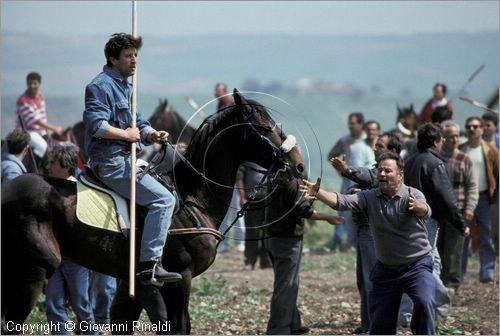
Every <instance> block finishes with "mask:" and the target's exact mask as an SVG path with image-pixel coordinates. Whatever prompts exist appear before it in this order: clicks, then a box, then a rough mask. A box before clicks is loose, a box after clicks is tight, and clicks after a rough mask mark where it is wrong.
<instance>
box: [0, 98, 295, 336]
mask: <svg viewBox="0 0 500 336" xmlns="http://www.w3.org/2000/svg"><path fill="white" fill-rule="evenodd" d="M234 99H235V105H234V106H232V107H230V108H227V109H225V110H223V111H219V112H218V113H216V114H214V115H212V116H210V117H208V118H207V119H206V120H205V121H204V122H203V123H202V124H201V126H200V127H199V128H198V130H197V131H196V133H195V134H194V135H193V138H192V140H191V142H190V144H189V146H188V149H187V152H186V155H185V158H186V160H185V161H184V160H181V161H179V162H178V163H177V164H176V165H175V167H174V171H173V177H174V181H175V184H176V186H177V193H178V194H179V196H180V198H181V199H182V204H183V206H182V207H181V210H180V211H178V212H177V214H176V215H175V216H174V218H173V221H172V226H171V230H172V229H191V232H190V233H188V234H178V235H177V234H176V235H170V236H169V238H168V241H167V244H166V246H165V249H164V252H163V258H162V262H163V265H164V266H165V268H166V269H168V270H171V271H175V272H178V273H180V274H181V275H182V280H181V281H179V282H177V283H169V284H165V285H164V286H163V287H161V288H156V287H154V286H142V285H141V284H140V283H139V282H138V283H137V284H136V293H137V294H136V295H137V299H138V300H139V304H137V305H134V304H130V303H131V302H127V301H126V300H125V302H117V303H116V304H115V303H114V306H115V308H116V309H115V311H114V312H112V315H113V316H115V318H114V321H115V322H116V321H128V322H127V323H128V324H129V325H130V324H131V323H132V321H133V320H137V319H138V317H139V314H140V311H141V309H142V307H144V308H145V309H146V311H147V312H148V315H149V317H150V319H151V320H152V321H160V320H163V321H165V320H166V319H167V316H165V313H164V310H166V311H167V312H168V321H169V322H170V332H172V333H180V334H187V333H189V332H190V328H191V325H190V319H189V313H188V306H189V296H190V290H191V280H192V278H193V277H195V276H197V275H199V274H201V273H203V272H204V271H205V270H206V269H207V268H208V267H209V266H210V265H211V264H212V263H213V262H214V260H215V256H216V245H217V242H218V239H221V237H220V235H218V234H215V233H214V231H215V229H217V228H218V227H219V225H220V222H221V221H222V219H223V218H224V215H225V214H226V212H227V208H228V204H230V200H231V196H232V192H233V190H232V189H233V186H234V182H235V179H236V173H237V170H238V166H239V165H240V164H242V163H243V162H245V161H250V162H255V163H257V164H259V165H260V166H262V167H265V168H270V167H273V170H279V171H286V173H287V175H289V176H293V177H295V178H301V177H302V176H303V173H304V163H303V160H302V157H301V156H300V153H299V151H298V149H297V148H296V147H294V148H292V149H291V151H288V152H286V153H285V151H284V150H283V149H282V148H281V144H282V143H283V141H284V139H285V136H284V135H283V134H281V132H280V128H279V127H276V124H275V122H274V121H273V119H272V118H271V117H270V115H269V114H268V112H267V111H266V109H265V108H264V107H263V106H262V105H260V104H259V103H257V102H254V101H250V100H248V101H247V100H246V99H245V98H244V97H243V96H242V95H240V94H239V93H238V91H237V90H235V92H234ZM75 208H76V185H75V183H74V182H71V181H67V180H61V179H56V178H51V177H46V176H39V175H33V174H27V175H23V176H20V177H18V178H17V179H15V180H13V181H12V182H11V184H10V185H9V184H7V185H2V228H1V229H2V237H1V239H2V246H1V249H2V303H1V304H2V332H3V333H6V332H7V330H6V328H5V327H6V323H7V322H9V321H12V322H13V323H23V321H24V320H25V319H26V317H27V316H28V314H29V313H30V311H31V309H32V308H33V306H34V305H35V303H36V302H37V299H38V297H39V295H40V293H41V292H42V288H43V285H44V282H45V279H48V278H49V277H50V276H51V275H52V273H53V272H54V270H55V269H56V268H57V267H58V266H59V264H60V262H61V258H63V257H64V258H67V259H68V260H72V261H73V262H75V263H78V264H80V265H82V266H85V267H88V268H90V269H92V270H95V271H97V272H101V273H105V274H109V275H111V276H114V277H117V278H121V279H127V277H128V269H129V266H128V250H129V241H128V239H127V238H126V237H125V236H124V235H123V234H121V233H115V232H110V231H106V230H103V229H100V228H95V227H91V226H87V225H85V224H83V223H82V222H80V221H79V220H78V219H77V218H76V212H75V211H76V210H75ZM145 213H146V211H145V209H143V208H141V207H138V223H140V225H138V229H137V237H141V236H142V223H143V219H144V217H145ZM193 228H194V230H193ZM139 244H140V239H138V240H137V250H139ZM136 262H137V260H136ZM158 298H160V300H158ZM161 309H163V310H161ZM9 323H10V322H9ZM124 323H125V322H124ZM129 330H131V329H129Z"/></svg>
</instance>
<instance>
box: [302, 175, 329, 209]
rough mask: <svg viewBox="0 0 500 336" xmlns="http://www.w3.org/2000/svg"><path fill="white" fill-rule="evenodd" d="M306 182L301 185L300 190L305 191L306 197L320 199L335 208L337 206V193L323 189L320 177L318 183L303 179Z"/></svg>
mask: <svg viewBox="0 0 500 336" xmlns="http://www.w3.org/2000/svg"><path fill="white" fill-rule="evenodd" d="M303 182H304V184H303V185H301V186H300V191H301V192H303V193H304V197H305V198H306V199H308V200H313V199H318V200H320V201H321V202H323V203H325V204H326V205H328V206H330V207H332V208H335V207H336V206H337V200H338V198H337V194H336V193H332V192H329V191H325V190H323V189H321V188H320V187H319V186H320V183H321V178H320V177H318V180H317V181H316V183H314V184H313V183H312V182H309V181H308V180H303Z"/></svg>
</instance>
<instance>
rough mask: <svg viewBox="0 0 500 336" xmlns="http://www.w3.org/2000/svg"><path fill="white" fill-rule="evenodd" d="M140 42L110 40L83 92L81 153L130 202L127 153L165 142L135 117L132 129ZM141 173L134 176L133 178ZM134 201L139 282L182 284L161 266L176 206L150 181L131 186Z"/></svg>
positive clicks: (118, 37)
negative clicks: (142, 213) (141, 215)
mask: <svg viewBox="0 0 500 336" xmlns="http://www.w3.org/2000/svg"><path fill="white" fill-rule="evenodd" d="M141 46H142V38H141V37H133V36H132V35H129V34H125V33H119V34H113V36H112V37H111V39H110V40H109V41H108V42H107V43H106V46H105V47H104V54H105V56H106V62H107V64H106V65H105V66H104V68H103V71H102V72H101V73H100V74H99V75H97V77H96V78H94V79H93V80H92V82H91V83H90V84H89V85H87V87H86V89H85V111H84V112H83V120H84V122H85V126H86V134H85V147H86V149H87V153H88V155H89V164H90V167H91V168H92V170H93V171H94V173H95V174H96V175H97V176H98V177H99V178H100V179H101V181H102V182H104V183H105V184H106V185H107V186H108V187H110V188H111V189H113V190H114V191H116V192H117V193H118V194H120V195H122V196H123V197H126V198H130V162H131V160H130V147H131V144H132V143H137V146H138V147H140V143H141V142H143V143H145V144H151V143H153V142H159V141H161V140H166V139H167V137H168V133H167V132H165V131H157V130H155V129H154V128H152V127H151V126H150V124H149V122H148V121H147V120H146V119H145V118H144V117H143V116H142V114H141V113H139V112H138V113H137V128H132V127H131V125H132V113H131V109H130V105H131V104H130V102H131V96H132V85H131V84H130V83H129V82H128V77H130V76H132V75H133V74H134V73H135V69H136V66H137V52H138V50H139V49H140V48H141ZM139 174H140V171H137V175H139ZM136 183H137V184H136V188H137V191H136V194H137V195H136V199H137V203H138V204H139V205H142V206H145V207H147V208H148V214H147V216H146V219H145V220H144V231H143V233H142V240H141V248H140V255H139V267H138V274H137V275H138V276H139V279H140V280H141V283H143V284H153V285H161V284H162V283H163V282H173V281H177V280H180V279H181V275H180V274H178V273H172V272H167V271H166V270H165V269H163V267H162V264H161V261H160V259H161V257H162V254H163V248H164V246H165V242H166V240H167V231H168V227H169V226H170V224H171V221H172V214H173V210H174V205H175V199H174V197H173V195H172V194H171V193H170V192H169V191H168V190H167V189H166V188H165V187H164V186H163V185H161V184H160V183H159V182H158V181H156V180H155V179H154V178H153V177H152V176H151V175H147V174H146V175H145V176H144V177H143V178H142V179H141V180H140V181H137V182H136Z"/></svg>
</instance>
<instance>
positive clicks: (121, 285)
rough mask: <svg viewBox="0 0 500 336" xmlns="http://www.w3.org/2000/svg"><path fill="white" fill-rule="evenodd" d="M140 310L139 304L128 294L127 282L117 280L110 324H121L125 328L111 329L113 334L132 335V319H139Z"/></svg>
mask: <svg viewBox="0 0 500 336" xmlns="http://www.w3.org/2000/svg"><path fill="white" fill-rule="evenodd" d="M141 311H142V306H141V304H140V303H139V302H138V301H137V300H135V299H133V298H131V297H130V296H129V295H128V282H127V281H125V280H119V281H118V286H117V288H116V293H115V297H114V298H113V302H112V303H111V309H110V314H109V316H110V322H111V325H115V326H118V325H120V326H121V325H123V326H125V330H117V331H116V332H115V331H113V335H117V334H118V335H132V334H133V333H134V321H137V320H139V316H140V315H141Z"/></svg>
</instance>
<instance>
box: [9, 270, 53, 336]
mask: <svg viewBox="0 0 500 336" xmlns="http://www.w3.org/2000/svg"><path fill="white" fill-rule="evenodd" d="M22 266H23V268H24V271H19V270H17V272H15V273H12V274H10V275H9V277H11V278H12V280H7V279H6V278H7V277H4V280H2V334H15V333H18V332H19V331H18V332H16V331H15V329H14V326H15V325H16V324H22V323H23V322H24V321H25V320H26V318H27V317H28V315H29V314H30V312H31V310H32V309H33V307H35V305H36V303H37V302H38V298H39V297H40V294H41V293H42V290H43V287H44V285H45V278H46V270H45V268H43V267H38V266H34V265H26V264H23V265H22ZM14 278H15V279H14Z"/></svg>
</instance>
